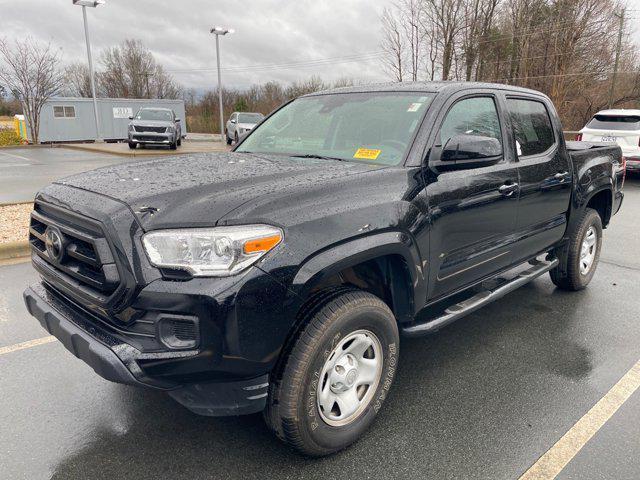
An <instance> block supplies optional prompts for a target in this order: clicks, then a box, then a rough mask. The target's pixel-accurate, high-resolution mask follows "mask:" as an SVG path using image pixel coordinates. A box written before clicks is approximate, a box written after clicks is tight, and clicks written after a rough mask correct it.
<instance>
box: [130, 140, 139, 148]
mask: <svg viewBox="0 0 640 480" xmlns="http://www.w3.org/2000/svg"><path fill="white" fill-rule="evenodd" d="M137 145H138V144H137V143H134V142H129V148H130V149H131V150H135V148H136V146H137Z"/></svg>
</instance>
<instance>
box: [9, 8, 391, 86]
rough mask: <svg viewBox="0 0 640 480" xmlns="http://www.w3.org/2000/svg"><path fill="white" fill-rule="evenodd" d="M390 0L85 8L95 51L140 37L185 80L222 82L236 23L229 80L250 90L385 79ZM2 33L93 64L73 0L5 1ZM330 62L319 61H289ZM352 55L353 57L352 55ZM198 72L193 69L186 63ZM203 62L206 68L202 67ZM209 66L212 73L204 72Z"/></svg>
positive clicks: (194, 83)
mask: <svg viewBox="0 0 640 480" xmlns="http://www.w3.org/2000/svg"><path fill="white" fill-rule="evenodd" d="M387 3H388V2H387V1H386V0H342V1H340V0H290V1H285V0H247V1H242V2H238V1H234V0H226V1H218V0H216V1H212V0H177V1H176V0H173V1H168V0H166V1H165V0H106V5H103V6H100V7H98V8H88V9H87V13H88V17H89V29H90V35H91V45H92V49H93V52H94V56H96V55H97V54H98V53H99V52H100V51H101V50H102V49H103V48H105V47H109V46H111V45H114V44H117V43H119V42H121V41H122V40H124V39H126V38H138V39H140V40H142V41H143V42H144V44H145V45H146V46H147V47H149V48H150V49H151V50H152V52H153V53H154V55H155V56H156V58H157V59H158V60H159V61H160V63H162V65H164V67H165V68H166V69H167V70H169V71H171V73H172V75H173V76H174V77H175V79H176V80H177V81H178V82H180V83H181V84H183V85H184V86H186V87H194V88H197V89H202V88H208V87H210V86H212V85H215V83H216V81H217V79H216V71H215V66H216V63H215V39H214V36H213V35H211V34H210V33H209V30H210V28H211V27H212V26H214V25H222V26H225V27H231V28H234V29H235V33H233V34H231V35H227V36H226V37H222V38H221V39H220V41H221V42H220V43H221V54H222V66H223V68H225V67H226V68H233V69H238V68H244V67H248V66H256V65H277V64H279V65H281V66H280V67H278V68H261V69H255V68H253V69H244V70H236V71H223V83H225V85H230V86H238V87H245V86H248V85H250V84H252V83H264V82H266V81H268V80H284V81H290V80H296V79H304V78H308V77H309V76H311V75H314V74H315V75H320V76H322V78H323V79H327V80H334V79H337V78H339V77H345V76H347V77H352V78H362V79H365V80H376V79H377V80H385V79H386V77H385V74H384V72H383V71H382V70H381V66H380V59H379V56H378V57H376V56H375V55H376V53H377V52H380V15H381V13H382V9H383V8H384V6H385V5H387ZM0 12H2V14H1V15H0V24H1V26H0V35H1V36H6V37H9V38H11V37H14V36H18V37H21V36H24V35H31V36H32V37H34V38H36V39H38V40H43V41H49V42H51V44H52V45H55V46H57V47H60V48H61V49H62V51H61V53H62V58H63V61H64V62H65V63H66V62H73V61H86V50H85V42H84V32H83V26H82V9H81V8H80V7H77V6H74V5H73V4H72V1H71V0H0ZM319 59H330V60H326V61H322V62H317V63H316V64H309V65H304V66H302V65H299V64H298V65H295V66H293V65H291V66H287V67H286V68H285V65H282V64H291V63H295V62H309V61H314V60H319ZM347 60H349V61H347ZM190 69H191V70H193V69H196V70H197V71H195V72H193V71H192V72H187V71H185V70H190ZM202 69H205V70H202ZM206 69H208V70H206Z"/></svg>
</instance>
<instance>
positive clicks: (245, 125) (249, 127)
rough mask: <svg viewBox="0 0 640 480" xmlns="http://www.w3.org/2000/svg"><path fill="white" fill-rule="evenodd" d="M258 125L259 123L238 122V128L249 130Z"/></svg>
mask: <svg viewBox="0 0 640 480" xmlns="http://www.w3.org/2000/svg"><path fill="white" fill-rule="evenodd" d="M256 125H257V123H239V124H238V128H244V129H245V130H247V129H249V130H251V129H253V127H255V126H256Z"/></svg>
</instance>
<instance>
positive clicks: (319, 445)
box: [265, 290, 399, 457]
mask: <svg viewBox="0 0 640 480" xmlns="http://www.w3.org/2000/svg"><path fill="white" fill-rule="evenodd" d="M398 342H399V336H398V326H397V323H396V320H395V318H394V316H393V313H392V312H391V310H389V307H388V306H387V305H386V304H385V303H384V302H383V301H382V300H380V299H379V298H378V297H376V296H374V295H372V294H370V293H367V292H363V291H359V290H337V291H334V292H333V293H329V294H325V296H324V297H323V298H321V300H320V301H316V302H315V304H313V306H312V307H311V308H309V310H308V312H307V314H306V315H305V318H304V320H303V324H302V326H301V327H300V330H299V332H298V335H297V336H296V337H295V339H294V340H292V341H291V342H290V344H289V347H288V351H286V352H285V357H283V359H282V361H281V362H280V366H279V368H278V369H276V371H275V372H274V374H272V379H271V386H270V390H269V398H268V401H267V408H266V411H265V420H266V421H267V424H268V425H269V426H270V427H271V429H272V430H273V431H274V432H275V433H276V434H277V435H278V436H279V437H280V438H281V439H282V440H284V441H285V442H286V443H288V444H289V445H291V446H292V447H293V448H295V449H296V450H298V451H299V452H301V453H303V454H306V455H309V456H316V457H317V456H323V455H328V454H331V453H334V452H337V451H339V450H342V449H343V448H346V447H347V446H349V445H351V444H352V443H353V442H355V441H356V440H357V439H358V438H359V437H360V436H361V435H362V434H363V433H364V432H365V431H366V430H367V428H368V427H369V426H370V425H371V424H372V423H373V421H374V419H375V416H376V415H377V413H378V411H379V410H380V408H381V407H382V404H383V403H384V401H385V399H386V397H387V395H388V392H389V389H390V387H391V384H392V382H393V378H394V376H395V371H396V368H397V363H398Z"/></svg>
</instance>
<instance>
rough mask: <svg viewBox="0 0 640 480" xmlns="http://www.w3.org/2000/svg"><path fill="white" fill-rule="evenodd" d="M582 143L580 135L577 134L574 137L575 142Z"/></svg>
mask: <svg viewBox="0 0 640 480" xmlns="http://www.w3.org/2000/svg"><path fill="white" fill-rule="evenodd" d="M581 141H582V134H581V133H579V134H577V135H576V142H581Z"/></svg>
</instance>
